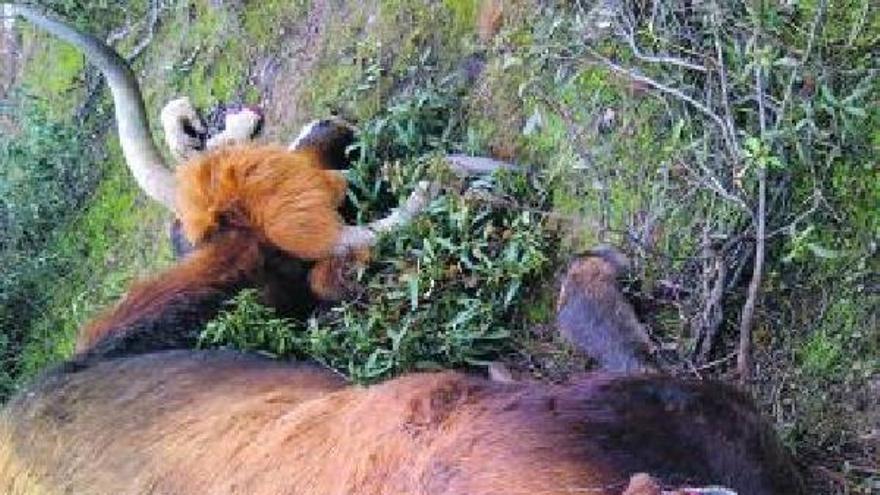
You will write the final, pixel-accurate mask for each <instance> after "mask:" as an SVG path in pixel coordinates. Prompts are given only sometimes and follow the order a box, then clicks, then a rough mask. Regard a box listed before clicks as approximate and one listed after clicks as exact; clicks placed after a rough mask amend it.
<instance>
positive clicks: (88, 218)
mask: <svg viewBox="0 0 880 495" xmlns="http://www.w3.org/2000/svg"><path fill="white" fill-rule="evenodd" d="M107 149H108V150H110V153H109V156H108V160H107V173H106V175H105V176H104V179H103V180H102V181H101V184H100V185H99V186H98V189H97V190H96V191H95V193H94V195H93V196H92V198H91V200H90V201H89V203H88V205H87V206H86V207H85V208H84V209H83V210H82V212H81V213H80V214H78V215H76V216H75V217H74V218H73V219H71V221H70V223H69V224H68V225H67V226H66V227H65V228H64V229H62V230H61V231H60V232H59V233H58V235H57V237H56V239H55V240H54V241H52V242H51V243H50V244H49V245H48V246H46V248H45V253H46V256H50V257H52V263H51V265H50V266H51V268H52V271H51V272H47V273H43V274H42V276H41V278H40V279H39V284H38V285H37V286H36V287H35V288H34V292H35V293H37V294H41V295H44V296H45V299H43V300H42V301H40V311H39V315H38V316H37V317H36V318H34V319H33V320H32V321H30V322H29V327H30V328H29V330H28V336H27V339H26V340H25V341H24V347H23V349H22V352H21V358H20V361H19V365H20V367H21V369H20V372H21V376H20V378H19V379H20V380H27V379H28V378H30V377H33V376H34V375H35V374H36V373H39V372H40V371H42V370H43V369H45V368H47V367H48V366H51V365H53V364H56V363H58V362H60V361H62V360H63V359H66V358H67V357H69V356H70V355H71V354H72V352H73V346H74V342H75V338H76V335H77V331H78V330H79V328H80V327H81V326H82V325H83V324H84V323H86V322H87V321H88V320H89V319H91V318H93V317H94V315H95V313H96V312H98V311H99V310H101V309H102V308H105V307H107V306H108V305H109V304H111V303H112V302H113V301H115V300H117V299H118V298H119V297H120V296H121V295H122V294H123V293H124V292H125V289H126V287H128V285H129V284H130V283H131V281H132V280H133V279H134V278H135V277H137V276H143V275H144V274H145V273H149V272H153V271H155V269H156V268H157V267H158V266H161V265H163V264H165V263H167V262H168V261H169V260H170V250H169V248H168V247H167V245H166V243H165V242H164V239H163V237H164V232H165V229H164V221H165V217H166V213H165V212H164V211H163V210H161V209H160V208H158V207H157V206H155V205H153V204H151V203H149V202H148V201H146V200H145V199H144V198H143V197H142V195H141V193H140V192H139V190H138V189H137V187H136V185H135V184H134V183H133V181H132V179H131V178H130V177H129V175H128V170H127V169H126V168H125V166H124V163H123V161H122V156H121V151H119V150H118V149H116V148H115V147H114V146H113V144H112V140H111V143H110V144H109V145H108V148H107Z"/></svg>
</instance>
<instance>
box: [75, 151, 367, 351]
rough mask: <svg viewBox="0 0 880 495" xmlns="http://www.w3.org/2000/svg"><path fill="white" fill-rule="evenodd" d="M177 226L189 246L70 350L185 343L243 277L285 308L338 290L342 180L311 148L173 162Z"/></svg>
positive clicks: (293, 309)
mask: <svg viewBox="0 0 880 495" xmlns="http://www.w3.org/2000/svg"><path fill="white" fill-rule="evenodd" d="M177 176H178V184H179V187H178V207H179V216H180V221H181V224H182V228H183V230H184V232H185V233H186V235H187V237H188V239H189V241H190V242H192V244H193V245H194V246H195V250H194V251H193V252H191V253H190V254H189V255H188V256H186V257H185V258H183V259H182V260H181V261H180V262H179V263H178V264H177V265H175V266H174V267H173V268H171V269H169V270H166V271H165V272H164V273H162V274H160V275H159V276H157V277H155V278H153V279H151V280H149V281H147V282H143V283H139V284H136V285H135V286H134V287H133V288H132V289H131V290H130V291H129V293H128V294H127V295H126V297H125V298H124V299H123V300H122V302H121V303H120V304H119V305H118V306H117V307H116V308H114V309H113V310H111V311H110V312H108V313H106V314H105V315H104V316H103V317H102V318H99V319H98V320H97V321H96V322H94V323H92V324H91V325H89V326H87V327H86V328H85V329H84V330H83V331H82V332H81V334H80V337H79V339H78V342H77V351H78V352H79V354H80V355H86V354H89V355H96V354H100V355H118V354H120V353H133V352H140V350H143V349H147V348H149V349H150V350H160V349H174V348H182V347H189V346H191V345H192V344H193V343H194V342H195V339H196V337H197V335H198V332H199V330H200V329H201V328H202V327H203V325H204V323H205V322H206V321H207V320H209V319H210V318H211V317H212V316H213V315H214V314H216V313H217V310H218V309H219V307H220V305H221V304H222V303H223V301H225V300H226V299H228V298H229V297H230V296H232V295H234V294H235V293H236V292H237V291H238V290H240V289H242V288H246V287H254V288H258V289H260V290H261V291H262V293H263V294H262V295H263V300H264V302H266V303H267V304H269V305H271V306H273V307H275V308H276V309H278V310H279V311H280V312H281V313H282V314H284V315H289V316H300V317H303V316H306V315H307V314H308V313H309V312H310V311H311V309H312V308H313V307H314V305H315V303H316V300H327V299H333V298H336V297H338V296H339V295H340V294H341V293H342V288H341V285H342V281H341V280H340V277H339V273H340V272H341V268H340V266H339V265H340V264H342V263H344V262H348V261H350V262H356V261H360V260H363V259H365V254H364V253H352V254H351V256H349V257H339V258H337V257H335V256H334V254H333V253H332V252H331V248H332V247H333V246H334V245H335V243H336V241H337V237H338V236H339V233H340V231H341V228H342V221H341V219H340V217H339V214H338V213H337V208H338V207H339V204H340V202H341V200H342V199H343V197H344V194H345V188H346V184H345V180H344V178H343V177H342V175H340V174H339V172H337V171H332V170H326V169H325V167H324V163H323V162H322V161H321V158H320V155H319V153H317V152H316V151H312V150H302V151H288V150H286V149H282V148H277V147H271V146H239V147H225V148H220V149H218V150H216V151H212V152H208V153H205V154H204V155H201V156H199V157H198V158H196V159H195V160H193V161H191V162H189V163H187V164H185V165H182V166H181V167H179V168H178V169H177Z"/></svg>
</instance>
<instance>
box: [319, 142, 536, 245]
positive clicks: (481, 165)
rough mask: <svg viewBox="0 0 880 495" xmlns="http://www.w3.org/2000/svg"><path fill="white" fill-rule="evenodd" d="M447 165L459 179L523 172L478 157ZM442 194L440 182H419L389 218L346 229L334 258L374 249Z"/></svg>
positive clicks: (457, 157) (458, 158)
mask: <svg viewBox="0 0 880 495" xmlns="http://www.w3.org/2000/svg"><path fill="white" fill-rule="evenodd" d="M446 164H447V165H448V166H449V169H450V170H451V171H452V172H453V173H454V174H455V175H457V176H459V177H470V176H481V175H491V174H493V173H495V172H496V171H498V170H511V171H522V170H523V168H522V167H519V166H517V165H514V164H511V163H507V162H502V161H498V160H495V159H492V158H484V157H478V156H465V155H447V156H446ZM439 190H440V184H439V183H437V182H429V181H422V182H419V183H418V184H417V185H416V188H415V190H414V191H413V192H412V193H411V194H410V196H409V198H407V200H406V203H404V204H403V205H401V206H400V207H398V208H396V209H394V210H393V211H392V212H391V213H390V214H389V215H388V216H386V217H385V218H380V219H379V220H375V221H373V222H370V223H369V224H367V225H346V226H345V227H343V229H342V233H341V234H340V236H339V239H338V240H337V241H336V245H335V246H334V248H333V252H334V254H336V255H341V254H344V253H347V252H349V251H351V250H354V249H360V248H367V247H371V246H373V245H375V244H376V242H377V241H378V238H379V236H381V235H384V234H388V233H390V232H392V231H394V230H396V229H400V228H403V227H405V226H406V225H408V224H409V223H410V222H412V221H413V219H415V218H416V217H417V216H418V215H420V214H421V213H422V212H423V211H424V210H425V208H427V207H428V205H429V204H430V203H431V200H433V199H434V197H435V196H436V194H437V192H438V191H439Z"/></svg>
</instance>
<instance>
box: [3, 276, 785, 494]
mask: <svg viewBox="0 0 880 495" xmlns="http://www.w3.org/2000/svg"><path fill="white" fill-rule="evenodd" d="M593 261H596V260H593ZM596 262H597V263H600V265H599V267H600V268H601V263H602V262H603V261H602V260H601V259H598V261H596ZM606 268H607V267H606ZM572 280H573V281H574V283H570V284H569V285H568V286H567V288H566V292H567V295H566V297H565V298H564V299H563V302H562V308H561V311H562V310H565V308H566V307H568V306H570V305H572V304H575V305H576V304H582V303H583V302H584V301H585V300H586V299H588V298H589V297H591V296H590V294H595V293H599V294H608V292H607V291H604V290H598V288H596V287H586V286H583V285H579V283H585V284H587V285H589V284H594V283H599V282H598V281H599V280H600V279H599V278H596V277H586V278H583V277H582V278H574V279H570V280H569V281H570V282H571V281H572ZM601 280H603V282H601V283H606V282H607V281H608V280H611V279H606V278H602V279H601ZM612 282H613V281H612ZM612 282H608V283H612ZM597 290H598V292H597ZM572 291H579V292H580V294H578V293H573V292H572ZM591 307H592V308H597V307H598V308H602V307H608V306H602V305H599V306H596V305H593V306H591ZM606 316H608V317H612V315H606ZM591 321H593V320H590V319H585V320H583V324H585V325H587V324H590V323H591ZM569 323H570V324H571V325H576V323H575V322H569ZM586 330H588V329H587V328H580V329H577V328H573V329H572V332H573V335H578V334H579V333H580V332H583V331H586ZM588 350H589V349H588ZM635 473H651V476H652V477H653V478H655V479H657V480H658V483H662V486H685V485H689V486H703V485H709V484H718V485H723V486H727V487H730V488H732V489H735V490H737V491H738V492H739V493H741V494H750V495H765V494H767V495H768V494H797V493H800V485H799V482H798V475H797V472H796V471H795V470H794V468H793V466H792V464H791V462H790V460H789V459H788V457H787V455H786V453H785V452H784V450H783V449H782V448H781V447H780V445H779V443H778V442H777V440H776V438H775V437H774V435H773V431H772V429H771V428H769V426H768V425H767V424H766V423H765V422H764V421H762V420H761V418H760V417H759V415H758V414H757V413H756V411H755V410H754V407H753V406H752V404H751V402H750V401H749V400H748V399H747V398H746V397H744V396H743V395H742V394H740V393H738V392H736V391H735V390H733V389H732V388H730V387H727V386H724V385H722V384H717V383H709V382H692V381H687V380H680V379H677V378H672V377H664V376H661V375H656V374H651V375H640V374H636V375H622V374H614V373H606V372H602V373H594V374H588V375H584V376H582V377H579V378H577V379H575V380H573V381H572V382H571V383H570V384H567V385H548V384H543V383H513V384H511V383H498V382H492V381H487V380H485V379H483V378H479V377H474V376H469V375H466V374H462V373H455V372H445V373H435V374H413V375H409V376H405V377H401V378H398V379H395V380H391V381H388V382H386V383H383V384H380V385H375V386H372V387H369V388H361V387H355V386H350V385H347V384H345V383H344V382H343V381H342V380H341V379H340V378H339V377H338V376H337V375H335V374H334V373H332V372H329V371H326V370H322V369H319V368H316V367H313V366H309V365H303V364H282V363H277V362H273V361H269V360H265V359H262V358H258V357H252V356H243V355H240V354H236V353H232V352H220V351H181V350H176V351H164V352H154V353H146V354H139V355H135V356H129V357H124V358H117V359H106V358H102V359H98V358H96V359H92V360H88V361H85V362H81V363H77V364H76V365H74V366H70V365H68V366H63V367H61V368H60V369H58V370H55V371H54V372H51V373H49V374H47V375H46V376H45V377H43V378H42V379H41V380H39V381H38V382H37V383H36V384H35V385H33V386H32V388H30V389H28V390H25V391H23V392H22V393H21V394H19V395H18V396H17V397H16V398H15V399H14V400H13V401H12V402H11V403H10V405H8V406H7V408H6V409H5V411H3V412H2V413H0V493H8V494H13V495H17V494H30V493H46V494H61V493H77V494H123V495H124V494H146V493H161V494H203V493H211V494H238V493H240V494H254V495H262V494H266V495H269V494H272V495H274V494H283V493H303V494H315V495H320V494H341V493H358V494H398V493H401V494H403V493H406V494H464V493H467V494H563V493H565V494H568V493H597V494H604V495H612V494H613V495H619V494H621V493H623V492H624V491H625V490H626V489H628V486H629V488H632V486H631V485H629V481H630V477H631V476H632V475H633V474H635ZM636 488H638V486H637V487H636ZM635 493H639V492H635ZM647 493H651V492H647Z"/></svg>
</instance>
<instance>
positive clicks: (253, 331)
mask: <svg viewBox="0 0 880 495" xmlns="http://www.w3.org/2000/svg"><path fill="white" fill-rule="evenodd" d="M226 305H227V307H228V309H226V310H224V311H222V312H221V313H220V314H219V315H218V316H217V317H216V318H215V319H214V320H213V321H211V322H210V323H208V325H207V326H206V327H205V330H204V331H203V332H202V334H201V335H200V337H199V344H198V345H199V347H216V346H229V347H232V348H235V349H241V350H248V351H263V352H267V353H271V354H272V355H273V356H276V357H281V356H288V355H290V353H291V352H293V350H294V348H295V336H296V329H295V326H294V324H293V322H292V321H290V320H286V319H284V318H279V317H278V316H277V315H276V313H275V310H274V309H273V308H270V307H267V306H263V305H262V304H260V302H259V295H258V293H257V291H255V290H253V289H247V290H243V291H241V292H240V293H239V294H238V295H236V296H235V297H234V298H233V299H232V300H230V301H229V302H227V303H226Z"/></svg>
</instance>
